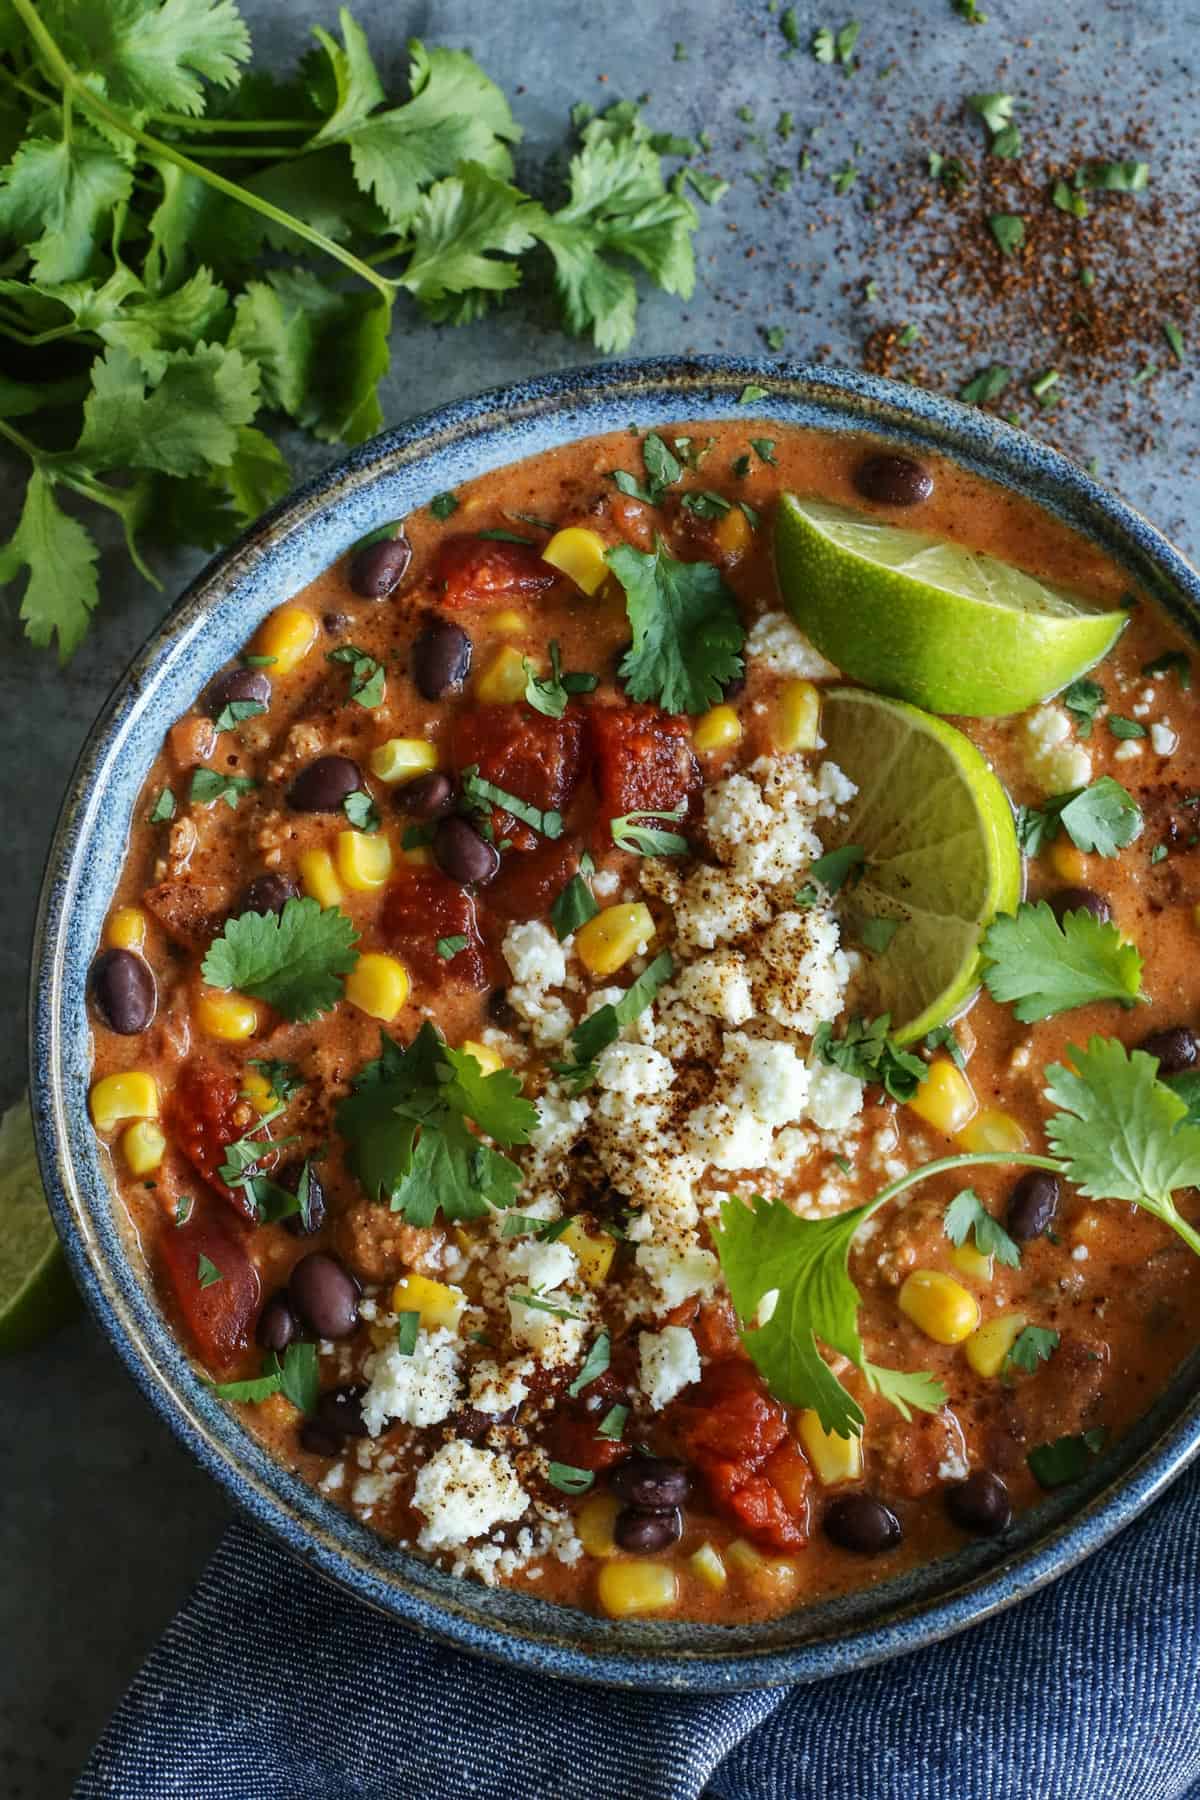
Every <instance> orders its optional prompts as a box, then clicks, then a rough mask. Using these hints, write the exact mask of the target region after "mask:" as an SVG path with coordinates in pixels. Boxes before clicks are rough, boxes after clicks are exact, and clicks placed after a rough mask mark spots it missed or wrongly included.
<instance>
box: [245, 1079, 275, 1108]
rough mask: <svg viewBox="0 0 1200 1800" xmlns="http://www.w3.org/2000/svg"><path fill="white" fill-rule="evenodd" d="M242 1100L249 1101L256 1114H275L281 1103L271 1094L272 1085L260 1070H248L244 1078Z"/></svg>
mask: <svg viewBox="0 0 1200 1800" xmlns="http://www.w3.org/2000/svg"><path fill="white" fill-rule="evenodd" d="M242 1099H243V1100H248V1101H249V1102H250V1104H251V1106H252V1107H253V1108H254V1110H255V1112H256V1113H269V1112H274V1111H275V1108H276V1106H277V1105H278V1104H279V1102H278V1101H277V1100H276V1098H275V1096H274V1094H273V1093H272V1092H271V1084H270V1082H269V1081H268V1080H267V1078H266V1076H265V1075H263V1074H261V1073H260V1071H259V1070H258V1069H247V1070H246V1071H245V1073H244V1074H243V1076H242Z"/></svg>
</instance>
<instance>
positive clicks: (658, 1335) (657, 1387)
mask: <svg viewBox="0 0 1200 1800" xmlns="http://www.w3.org/2000/svg"><path fill="white" fill-rule="evenodd" d="M699 1379H700V1352H699V1350H697V1348H696V1340H695V1338H694V1337H693V1336H692V1334H691V1332H690V1331H688V1330H686V1329H685V1328H684V1327H683V1326H682V1325H668V1326H667V1327H666V1329H665V1330H664V1331H642V1332H639V1334H638V1381H639V1383H640V1385H641V1389H642V1392H643V1394H645V1396H646V1398H647V1400H648V1401H649V1402H650V1405H651V1408H652V1409H653V1411H654V1412H659V1411H661V1409H662V1408H663V1407H664V1406H666V1404H667V1402H668V1401H669V1400H674V1398H675V1396H676V1394H680V1393H682V1392H683V1390H684V1388H685V1387H690V1386H691V1384H692V1382H693V1381H699Z"/></svg>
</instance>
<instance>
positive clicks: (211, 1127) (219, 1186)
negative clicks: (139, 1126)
mask: <svg viewBox="0 0 1200 1800" xmlns="http://www.w3.org/2000/svg"><path fill="white" fill-rule="evenodd" d="M239 1093H240V1089H239V1086H238V1082H237V1078H236V1077H235V1076H233V1075H230V1074H228V1073H226V1071H225V1070H223V1069H218V1068H216V1067H214V1066H213V1065H212V1064H211V1063H205V1062H195V1061H193V1062H188V1063H185V1064H184V1065H183V1068H182V1069H181V1070H180V1071H179V1075H178V1077H177V1079H176V1082H175V1086H174V1088H173V1089H172V1090H171V1092H170V1093H169V1094H168V1095H167V1100H166V1106H165V1109H164V1110H165V1113H166V1121H167V1129H168V1131H169V1132H170V1135H171V1138H172V1140H173V1142H174V1143H175V1144H176V1145H177V1146H178V1148H179V1149H180V1150H181V1151H182V1152H183V1154H184V1156H186V1157H187V1159H188V1161H189V1162H190V1163H191V1165H192V1167H193V1168H194V1169H195V1170H196V1172H197V1173H198V1174H200V1175H202V1176H203V1177H204V1179H205V1181H207V1182H208V1184H209V1186H210V1187H213V1188H215V1189H216V1191H217V1193H218V1194H220V1195H221V1197H222V1199H224V1200H228V1202H229V1204H230V1206H232V1207H233V1208H234V1210H235V1212H238V1213H240V1214H241V1216H242V1218H244V1219H249V1220H251V1221H252V1220H253V1219H254V1208H253V1206H252V1205H251V1203H250V1200H249V1198H248V1197H247V1195H246V1193H245V1191H244V1190H243V1189H242V1188H230V1187H226V1185H225V1183H224V1182H223V1181H222V1180H221V1177H220V1175H219V1174H218V1173H217V1171H218V1169H219V1168H220V1167H221V1164H222V1163H223V1162H224V1161H225V1150H226V1146H227V1145H229V1144H232V1143H233V1142H234V1140H235V1139H236V1138H238V1137H240V1136H241V1135H242V1134H241V1132H240V1131H239V1130H238V1128H237V1126H236V1125H235V1124H234V1122H233V1114H234V1109H235V1107H236V1106H237V1103H238V1097H239Z"/></svg>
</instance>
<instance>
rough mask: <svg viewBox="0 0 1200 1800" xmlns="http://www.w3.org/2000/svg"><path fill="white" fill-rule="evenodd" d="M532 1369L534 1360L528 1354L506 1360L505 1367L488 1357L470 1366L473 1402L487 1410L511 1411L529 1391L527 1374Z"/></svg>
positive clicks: (486, 1411)
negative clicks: (471, 1367) (508, 1361)
mask: <svg viewBox="0 0 1200 1800" xmlns="http://www.w3.org/2000/svg"><path fill="white" fill-rule="evenodd" d="M532 1373H533V1364H532V1363H531V1362H530V1361H529V1360H528V1359H527V1358H523V1359H521V1360H520V1361H518V1362H511V1363H505V1365H504V1367H503V1368H500V1366H499V1365H498V1364H497V1363H494V1362H489V1361H484V1362H478V1363H476V1364H475V1367H474V1368H473V1369H472V1370H471V1389H470V1396H469V1397H470V1401H471V1405H472V1406H476V1407H478V1408H479V1411H480V1412H485V1413H506V1412H508V1411H510V1409H511V1408H512V1407H514V1406H519V1405H520V1404H521V1402H522V1400H524V1399H525V1397H526V1396H527V1394H528V1393H529V1383H528V1382H527V1381H526V1379H525V1377H526V1376H527V1375H531V1374H532Z"/></svg>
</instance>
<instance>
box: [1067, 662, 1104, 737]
mask: <svg viewBox="0 0 1200 1800" xmlns="http://www.w3.org/2000/svg"><path fill="white" fill-rule="evenodd" d="M1062 703H1063V705H1064V706H1065V707H1066V709H1067V711H1068V712H1069V713H1070V714H1071V715H1072V717H1073V719H1074V721H1075V733H1076V736H1077V737H1081V738H1089V737H1091V735H1092V725H1093V723H1094V721H1095V717H1096V709H1097V707H1100V706H1103V704H1104V689H1103V688H1102V687H1101V686H1100V683H1099V682H1098V681H1089V680H1088V679H1087V677H1086V676H1084V677H1082V678H1081V679H1080V680H1079V681H1073V682H1072V683H1071V685H1070V687H1068V688H1067V689H1066V690H1065V691H1064V693H1063V697H1062Z"/></svg>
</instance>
